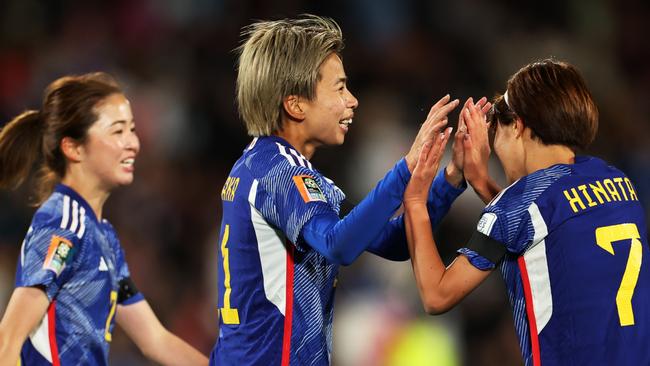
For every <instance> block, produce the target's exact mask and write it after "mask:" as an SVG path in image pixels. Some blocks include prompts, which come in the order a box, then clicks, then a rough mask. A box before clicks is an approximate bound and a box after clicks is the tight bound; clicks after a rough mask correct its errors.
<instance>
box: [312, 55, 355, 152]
mask: <svg viewBox="0 0 650 366" xmlns="http://www.w3.org/2000/svg"><path fill="white" fill-rule="evenodd" d="M358 105H359V102H358V101H357V98H355V97H354V95H352V93H351V92H350V91H349V90H348V88H347V77H346V76H345V70H344V69H343V62H342V61H341V58H340V57H339V56H338V55H337V54H336V53H332V54H330V55H329V56H328V57H327V58H325V60H324V61H323V63H322V64H321V67H320V80H319V81H318V83H317V84H316V96H315V97H314V99H313V100H310V101H306V102H304V104H303V110H304V112H305V119H304V121H303V123H304V124H305V125H304V126H305V135H306V136H305V137H306V140H307V141H306V142H307V143H308V144H311V145H312V146H313V147H318V146H321V145H341V144H342V143H343V141H345V134H346V133H347V132H348V129H349V127H350V125H351V124H352V117H353V116H354V109H355V108H356V107H357V106H358Z"/></svg>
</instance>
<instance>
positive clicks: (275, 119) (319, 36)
mask: <svg viewBox="0 0 650 366" xmlns="http://www.w3.org/2000/svg"><path fill="white" fill-rule="evenodd" d="M244 36H245V40H244V42H243V44H242V46H241V47H240V49H239V51H240V56H239V64H238V76H237V92H238V94H237V101H238V108H239V113H240V115H241V117H242V119H243V121H244V122H245V124H246V127H247V129H248V133H249V135H251V136H254V137H255V138H254V139H253V141H252V142H251V143H250V144H249V145H248V147H247V148H246V149H245V150H244V152H243V154H242V157H241V158H240V159H239V160H238V161H237V162H236V163H235V165H234V166H233V168H232V170H231V171H230V174H229V177H228V178H227V180H226V183H225V185H224V187H223V189H222V191H221V199H222V201H223V216H222V223H221V230H220V232H221V235H220V239H219V258H218V266H219V267H218V270H219V332H220V334H219V339H218V340H217V344H216V345H215V347H214V350H213V351H212V354H211V363H212V364H213V365H223V364H230V363H233V362H236V363H237V364H238V365H265V366H267V365H329V364H330V360H331V339H332V335H331V329H332V316H333V306H334V290H335V284H336V276H337V273H338V266H339V265H341V264H343V265H347V264H350V263H351V262H352V261H354V260H355V259H356V258H357V257H358V256H359V255H360V254H361V253H362V252H364V251H366V250H367V251H370V252H372V253H375V254H377V255H380V256H382V257H384V258H388V259H393V260H406V259H408V249H407V247H406V237H405V233H404V221H403V219H402V218H401V217H400V218H397V219H394V220H391V218H392V217H393V215H394V214H395V211H397V209H398V208H399V206H400V205H401V202H402V198H403V193H404V189H405V188H406V183H407V182H408V179H409V178H410V175H411V173H410V169H413V167H414V166H415V163H416V160H417V157H418V152H419V150H420V148H421V146H422V144H423V143H424V142H426V141H431V140H434V137H436V136H439V135H440V133H441V132H442V131H443V128H444V126H445V124H446V123H447V114H448V113H449V112H450V111H451V110H452V109H454V108H455V107H456V106H457V103H458V101H456V100H453V101H452V100H451V98H450V97H449V96H446V97H444V98H442V99H441V100H440V101H438V103H436V104H435V105H434V106H433V107H432V109H431V111H430V113H429V115H428V117H427V119H426V121H425V122H424V123H423V125H422V127H421V130H420V132H419V134H418V136H416V138H415V140H414V142H413V145H412V148H411V151H410V152H408V153H407V154H406V157H405V158H404V159H402V160H400V161H399V162H397V163H396V164H395V167H394V168H393V169H392V170H391V171H390V172H388V174H386V176H385V177H384V179H382V180H381V181H380V182H379V183H378V184H377V186H376V187H375V189H373V190H372V192H370V193H369V194H368V195H367V196H366V198H364V199H363V200H362V201H361V202H360V203H359V204H358V205H356V206H355V207H354V208H353V209H352V210H350V211H349V212H345V210H344V209H342V207H341V206H342V203H343V202H344V199H345V194H344V193H343V192H342V191H341V189H339V188H338V187H337V186H336V185H335V184H334V182H332V181H331V180H329V179H327V178H326V177H325V176H323V175H322V173H320V172H319V171H318V170H317V169H316V168H315V167H314V166H313V165H312V163H311V161H310V159H311V158H312V156H313V155H314V154H315V152H316V151H317V149H318V148H320V147H321V146H327V145H330V146H333V145H340V144H342V143H343V142H344V141H345V137H346V134H347V132H348V130H349V129H350V128H353V127H352V120H353V117H354V111H355V109H356V107H357V105H358V101H357V99H356V98H355V97H354V95H352V93H351V92H350V90H349V89H348V87H347V77H346V73H345V70H344V68H343V62H342V60H341V55H340V52H341V51H342V49H343V37H342V34H341V30H340V28H339V26H338V25H337V24H336V23H335V22H334V21H333V20H331V19H327V18H321V17H317V16H304V17H300V18H298V19H283V20H278V21H260V22H257V23H254V24H252V25H251V26H250V27H248V28H246V30H245V32H244ZM478 104H479V107H485V106H486V101H483V104H481V103H478ZM449 134H450V130H449V129H447V130H446V131H445V133H444V138H443V139H441V138H436V139H435V143H436V144H441V143H442V141H443V140H446V139H447V138H449ZM455 161H456V164H455V165H454V164H452V165H453V166H451V165H450V167H449V169H447V170H446V171H445V172H444V173H443V172H441V174H440V175H438V177H437V178H436V181H435V183H434V186H435V187H436V189H432V190H431V191H430V192H429V193H430V194H429V196H428V200H429V202H428V207H429V208H430V209H431V211H432V217H433V220H432V221H433V222H437V221H438V220H439V218H440V217H442V216H443V215H444V214H445V212H446V211H447V209H448V208H449V206H450V205H451V203H452V202H453V200H454V199H455V198H456V197H457V196H458V195H459V194H460V192H462V189H459V188H458V187H456V186H455V185H456V184H450V183H454V182H457V183H460V182H462V181H463V179H462V172H460V171H459V170H458V169H456V168H458V167H459V166H460V165H461V164H462V162H460V161H458V160H455Z"/></svg>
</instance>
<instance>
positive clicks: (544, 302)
mask: <svg viewBox="0 0 650 366" xmlns="http://www.w3.org/2000/svg"><path fill="white" fill-rule="evenodd" d="M477 232H478V233H479V234H478V236H479V237H480V236H481V235H483V236H484V237H483V239H478V240H476V241H475V242H474V243H470V245H469V248H464V249H461V250H460V253H462V254H464V255H466V256H467V257H468V258H469V260H470V262H471V263H472V264H473V265H474V266H475V267H477V268H479V269H483V270H485V269H490V268H494V266H495V265H497V264H498V263H495V262H496V261H493V260H489V259H487V258H486V256H484V255H482V251H483V250H485V251H486V252H490V248H487V246H485V245H483V246H481V244H486V243H489V242H492V243H493V244H492V245H501V246H502V247H503V248H504V249H505V256H504V257H503V260H502V263H501V265H500V267H501V272H502V274H503V278H504V280H505V283H506V287H507V289H508V295H509V297H510V302H511V304H512V308H513V312H514V322H515V327H516V333H517V336H518V338H519V343H520V346H521V352H522V356H523V359H524V361H525V364H526V365H540V364H541V365H649V364H650V347H648V339H650V265H649V264H648V263H647V261H648V260H649V259H650V251H649V250H648V237H647V227H646V216H645V213H644V211H643V208H642V207H641V205H640V203H639V198H638V196H637V194H636V191H635V189H634V186H633V185H632V182H631V181H630V180H629V179H628V178H627V177H626V176H625V174H623V173H622V172H621V171H620V170H618V169H616V168H614V167H612V166H608V165H607V164H606V163H605V162H603V161H602V160H600V159H597V158H593V157H577V158H576V160H575V163H574V164H568V165H564V164H559V165H554V166H552V167H549V168H547V169H542V170H539V171H537V172H534V173H532V174H530V175H527V176H525V177H523V178H521V179H519V180H518V181H517V182H515V183H514V184H512V185H511V186H510V187H508V188H506V189H505V190H504V191H502V192H501V193H500V194H499V195H498V196H497V197H495V199H494V200H493V201H492V202H491V203H490V204H489V205H488V206H487V207H486V208H485V209H484V211H483V215H482V217H481V220H480V221H479V224H478V227H477ZM472 241H474V240H472ZM478 247H481V249H476V248H478Z"/></svg>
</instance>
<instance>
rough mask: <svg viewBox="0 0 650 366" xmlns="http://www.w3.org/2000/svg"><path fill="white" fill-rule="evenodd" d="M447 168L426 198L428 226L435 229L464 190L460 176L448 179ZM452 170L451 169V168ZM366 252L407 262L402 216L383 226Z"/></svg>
mask: <svg viewBox="0 0 650 366" xmlns="http://www.w3.org/2000/svg"><path fill="white" fill-rule="evenodd" d="M449 169H450V168H449V166H448V167H447V169H445V170H444V171H440V172H439V173H438V174H437V175H436V177H435V179H434V180H433V184H432V185H431V189H430V190H429V196H428V198H427V211H428V213H429V218H430V220H431V222H430V225H431V227H432V228H435V227H436V226H438V224H440V221H442V219H443V217H444V216H445V215H446V214H447V212H449V209H450V208H451V205H452V203H454V201H455V200H456V198H458V196H460V195H461V194H462V193H463V192H464V191H465V188H466V184H465V181H464V179H462V174H461V175H460V179H458V177H457V176H456V175H455V173H452V174H451V176H452V178H450V177H449V176H450V174H448V172H449ZM452 170H453V168H452ZM368 251H369V252H371V253H373V254H377V255H379V256H380V257H383V258H386V259H389V260H397V261H401V260H407V259H409V257H410V255H409V252H408V248H407V246H406V236H405V232H404V215H400V216H399V217H397V218H395V219H392V220H390V222H389V223H388V224H387V225H386V226H384V229H383V230H382V232H381V234H380V235H379V236H378V237H377V239H376V240H374V241H373V243H372V244H371V246H370V247H369V248H368Z"/></svg>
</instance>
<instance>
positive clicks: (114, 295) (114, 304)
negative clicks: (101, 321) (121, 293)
mask: <svg viewBox="0 0 650 366" xmlns="http://www.w3.org/2000/svg"><path fill="white" fill-rule="evenodd" d="M110 301H111V310H110V311H109V312H108V317H107V318H106V328H105V329H104V339H106V341H107V342H110V341H111V340H113V336H112V335H111V321H113V317H114V316H115V307H117V291H111V297H110Z"/></svg>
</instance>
